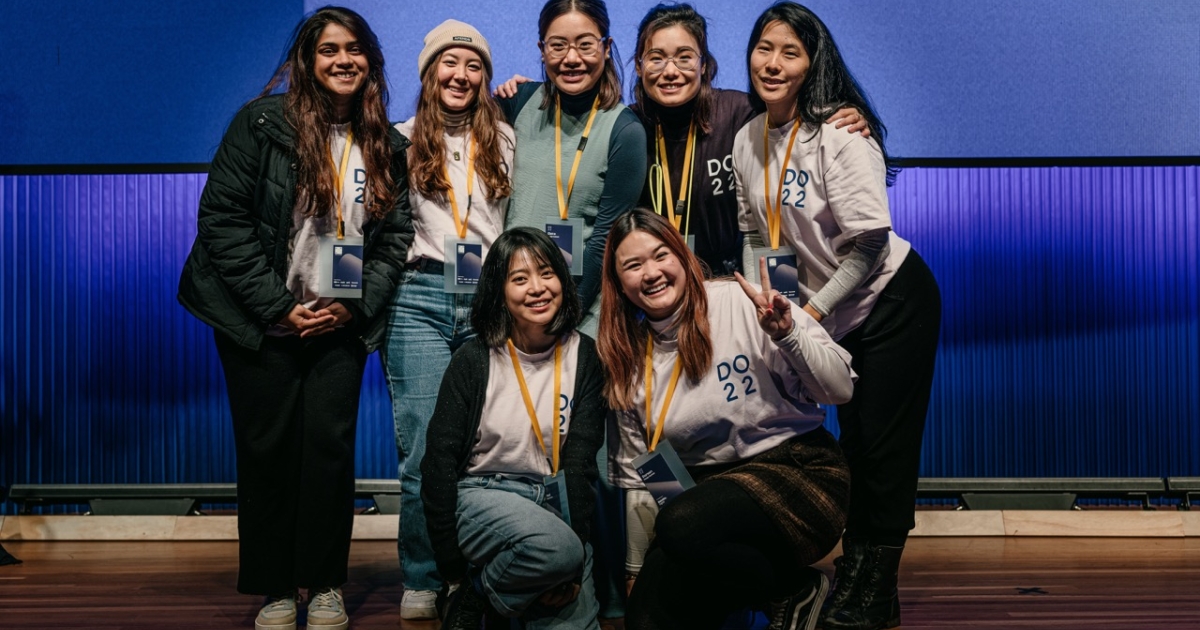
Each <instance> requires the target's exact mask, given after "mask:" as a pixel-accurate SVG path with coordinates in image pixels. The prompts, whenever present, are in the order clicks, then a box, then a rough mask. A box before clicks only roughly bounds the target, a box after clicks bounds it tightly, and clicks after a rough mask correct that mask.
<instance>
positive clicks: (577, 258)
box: [545, 217, 584, 276]
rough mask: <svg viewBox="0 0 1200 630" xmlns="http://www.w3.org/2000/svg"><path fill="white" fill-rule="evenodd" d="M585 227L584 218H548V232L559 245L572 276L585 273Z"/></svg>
mask: <svg viewBox="0 0 1200 630" xmlns="http://www.w3.org/2000/svg"><path fill="white" fill-rule="evenodd" d="M583 227H584V223H583V219H560V218H558V217H554V218H552V219H547V220H546V226H545V230H546V234H547V235H549V236H550V240H552V241H554V244H555V245H558V249H559V251H561V252H562V255H563V258H565V259H566V261H567V266H568V267H570V268H571V275H572V276H582V275H583Z"/></svg>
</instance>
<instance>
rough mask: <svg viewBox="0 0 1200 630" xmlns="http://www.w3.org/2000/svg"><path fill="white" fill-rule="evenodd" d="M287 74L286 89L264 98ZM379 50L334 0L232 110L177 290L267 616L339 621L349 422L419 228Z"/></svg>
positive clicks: (243, 556)
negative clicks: (204, 354)
mask: <svg viewBox="0 0 1200 630" xmlns="http://www.w3.org/2000/svg"><path fill="white" fill-rule="evenodd" d="M283 85H286V90H284V91H283V93H282V94H272V92H275V91H276V88H277V87H280V86H283ZM386 101H387V85H386V83H385V79H384V72H383V55H382V52H381V51H380V47H379V43H378V41H377V39H376V37H375V34H374V33H373V32H372V31H371V28H370V27H369V26H368V25H367V23H366V22H365V21H364V20H363V19H362V17H361V16H359V15H358V14H356V13H354V12H353V11H350V10H347V9H342V8H337V7H325V8H323V9H320V10H318V11H317V12H315V13H314V14H313V15H312V16H310V17H309V18H307V19H306V20H305V21H304V22H303V23H301V25H300V26H299V27H298V28H297V30H296V34H295V37H294V41H293V44H292V46H291V49H290V52H289V53H288V57H287V60H286V61H285V62H284V64H283V65H282V66H281V67H280V68H279V70H278V71H277V72H276V74H275V77H274V78H273V79H272V81H271V82H270V83H269V84H268V86H267V88H266V89H265V90H264V91H263V95H262V96H260V97H259V98H258V99H256V100H254V101H252V102H251V103H249V104H248V105H246V106H245V107H243V108H242V110H241V111H240V112H238V114H237V115H236V116H235V117H234V119H233V122H232V123H231V124H230V126H229V130H228V131H227V132H226V134H225V138H224V140H222V142H221V146H220V148H219V149H218V150H217V154H216V156H215V157H214V158H213V163H212V167H211V170H210V172H209V177H208V183H207V185H206V186H205V188H204V193H203V195H202V196H201V198H200V211H199V217H198V220H197V228H198V234H197V237H196V242H195V245H194V246H193V247H192V252H191V255H190V256H189V257H188V260H187V263H186V264H185V265H184V269H183V276H182V278H181V279H180V283H179V301H180V302H181V303H182V304H183V305H184V306H185V307H186V308H187V309H188V310H189V311H191V313H192V314H193V315H195V316H196V317H198V318H200V319H201V320H203V321H204V322H205V323H207V324H209V325H210V326H212V327H213V329H214V336H215V338H216V345H217V352H218V354H219V355H220V358H221V364H222V366H223V368H224V371H225V379H226V386H227V388H228V391H229V403H230V407H231V410H232V415H233V425H234V438H235V442H236V446H237V462H238V464H237V467H238V534H239V541H240V560H241V565H240V570H239V574H238V590H239V591H241V592H243V593H252V594H258V595H265V596H266V597H267V602H266V604H265V605H264V607H263V609H262V610H261V611H260V613H259V615H258V619H257V620H256V622H255V625H256V627H257V628H270V629H279V628H288V629H290V628H295V624H296V607H297V603H298V602H299V601H300V597H299V589H300V588H307V589H309V599H310V603H309V606H308V625H309V627H313V628H345V627H347V625H348V623H349V620H348V618H347V616H346V612H345V607H344V605H343V603H342V598H341V592H340V590H339V587H340V586H341V585H342V583H343V582H345V581H346V566H347V560H348V556H349V551H350V532H351V527H352V524H353V511H352V510H353V501H354V435H355V425H356V420H357V417H358V399H359V389H360V387H361V383H362V376H363V367H364V365H365V364H366V357H367V354H368V353H369V352H370V351H372V350H374V349H375V347H376V346H378V344H379V342H380V340H381V339H382V336H383V323H384V322H383V320H384V318H383V317H380V315H381V314H382V313H383V312H384V311H385V309H386V307H387V304H388V301H389V299H390V297H391V294H392V292H393V290H394V289H395V285H396V282H397V280H398V278H399V277H400V273H401V269H402V267H403V265H404V259H405V256H406V254H407V250H408V246H409V244H410V243H411V242H412V238H413V228H412V221H411V218H410V212H409V205H408V193H407V187H406V182H407V171H406V167H405V161H404V156H405V151H404V149H405V148H406V147H407V146H408V141H407V140H406V139H405V138H404V137H403V136H402V135H400V134H399V132H397V131H395V130H394V129H393V128H392V126H391V125H390V124H388V119H387V106H386Z"/></svg>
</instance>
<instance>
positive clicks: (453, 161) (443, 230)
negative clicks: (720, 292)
mask: <svg viewBox="0 0 1200 630" xmlns="http://www.w3.org/2000/svg"><path fill="white" fill-rule="evenodd" d="M415 123H416V117H413V118H410V119H408V120H406V121H404V122H402V123H399V124H397V125H396V129H397V130H399V131H400V133H402V134H404V136H405V137H407V138H411V137H412V131H413V126H414V124H415ZM468 129H469V127H466V126H464V127H457V128H454V129H448V130H446V131H445V132H444V133H443V135H442V142H443V144H444V146H445V147H446V170H447V171H448V172H449V174H450V185H451V186H453V187H454V198H455V200H456V201H457V202H458V212H459V217H460V218H466V219H467V238H469V239H473V240H478V241H481V242H483V253H484V256H485V257H486V256H487V250H488V248H489V247H491V246H492V243H493V242H495V241H496V237H498V236H500V233H501V232H503V231H504V213H505V211H506V210H507V208H508V198H507V197H504V198H502V199H496V200H490V199H488V198H487V197H488V195H487V192H488V190H487V187H486V186H485V185H484V183H483V180H482V179H481V178H480V177H479V169H478V168H476V170H475V185H474V188H473V190H472V193H471V214H470V217H469V218H468V217H467V159H468V157H469V156H470V147H471V137H470V134H469V133H467V131H468ZM498 129H499V132H500V136H501V138H500V142H499V144H500V153H501V156H502V158H503V168H504V171H505V173H509V171H510V168H511V165H512V162H513V149H514V147H515V146H516V145H515V141H514V139H513V138H514V136H513V130H512V127H510V126H508V125H507V124H505V123H499V128H498ZM451 131H454V132H455V133H454V134H451V133H450V132H451ZM410 151H411V149H410ZM476 164H478V163H476ZM510 177H511V175H510ZM408 200H409V203H410V204H411V205H412V218H413V228H414V229H415V230H416V232H417V233H416V236H415V237H414V238H413V244H412V247H409V248H408V260H407V262H414V261H416V260H417V259H420V258H428V259H430V260H436V261H439V262H445V261H446V254H445V249H444V245H445V237H447V236H450V237H452V238H458V232H457V231H456V230H455V227H454V211H453V209H452V207H451V206H450V199H449V197H446V198H443V199H436V198H435V199H429V198H426V197H424V196H422V195H421V193H419V192H417V189H416V188H415V187H414V186H412V185H411V184H410V185H409V188H408Z"/></svg>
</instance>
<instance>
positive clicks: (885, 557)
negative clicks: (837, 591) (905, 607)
mask: <svg viewBox="0 0 1200 630" xmlns="http://www.w3.org/2000/svg"><path fill="white" fill-rule="evenodd" d="M902 553H904V547H886V546H884V545H875V546H871V547H870V548H869V550H868V552H867V558H866V561H865V562H864V564H863V566H862V568H861V569H860V575H859V578H858V583H857V588H856V589H855V592H854V595H853V597H851V599H850V600H849V601H848V602H846V604H845V605H844V606H843V608H842V609H841V610H840V611H838V612H836V613H835V614H833V616H831V617H830V618H828V619H825V620H823V622H822V624H821V626H822V627H823V628H825V630H882V629H883V628H895V627H896V626H898V625H900V599H899V597H898V596H897V592H896V579H897V578H896V574H897V572H898V571H899V570H900V555H901V554H902Z"/></svg>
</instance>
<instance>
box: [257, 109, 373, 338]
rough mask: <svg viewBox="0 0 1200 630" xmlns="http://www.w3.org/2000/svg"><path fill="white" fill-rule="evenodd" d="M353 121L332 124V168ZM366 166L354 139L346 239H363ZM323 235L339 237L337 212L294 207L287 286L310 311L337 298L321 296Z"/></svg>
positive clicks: (284, 331) (279, 329)
mask: <svg viewBox="0 0 1200 630" xmlns="http://www.w3.org/2000/svg"><path fill="white" fill-rule="evenodd" d="M349 131H350V123H344V124H340V125H333V127H332V129H331V130H330V133H329V154H330V158H331V159H332V164H333V165H334V166H332V167H331V168H337V167H340V166H341V163H342V152H343V151H344V150H345V148H346V135H347V134H348V133H349ZM366 185H367V168H366V166H364V165H363V156H362V151H361V150H360V147H359V144H358V143H357V142H355V143H354V144H353V145H352V146H351V147H350V160H349V162H348V163H347V164H346V178H345V180H343V182H342V220H343V221H344V222H345V235H346V237H347V238H360V239H361V238H362V235H363V225H364V224H365V223H366V222H367V213H366V209H365V207H364V206H363V199H364V196H365V195H366ZM322 236H337V211H336V210H332V209H331V210H330V211H329V212H328V213H327V214H326V215H325V216H323V217H309V216H305V215H304V212H303V210H302V209H301V208H300V207H298V206H297V207H296V208H294V209H293V210H292V230H291V233H290V234H288V271H287V278H286V284H287V288H288V289H289V290H290V291H291V292H292V295H293V296H295V298H296V301H297V302H299V303H301V304H303V305H304V306H305V307H307V308H308V309H310V310H313V311H317V310H320V309H323V308H325V307H326V306H329V305H330V304H331V303H333V301H334V299H335V298H330V297H321V296H320V295H319V294H318V292H319V290H320V287H321V275H320V274H321V269H320V261H319V260H318V257H319V255H320V251H321V237H322ZM267 334H269V335H273V336H284V335H290V334H293V333H292V332H291V330H290V329H288V328H285V327H283V326H281V325H278V324H276V325H274V326H272V327H271V328H270V329H268V331H267Z"/></svg>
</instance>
